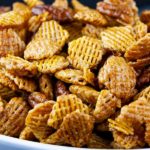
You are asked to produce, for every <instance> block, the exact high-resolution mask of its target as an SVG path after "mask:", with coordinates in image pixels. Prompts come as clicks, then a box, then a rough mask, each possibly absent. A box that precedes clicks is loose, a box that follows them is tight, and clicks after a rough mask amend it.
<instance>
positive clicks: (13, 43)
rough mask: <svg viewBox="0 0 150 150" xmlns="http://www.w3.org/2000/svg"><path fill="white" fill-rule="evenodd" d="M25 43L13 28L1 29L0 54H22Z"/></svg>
mask: <svg viewBox="0 0 150 150" xmlns="http://www.w3.org/2000/svg"><path fill="white" fill-rule="evenodd" d="M24 49H25V43H24V42H23V41H22V40H21V38H20V37H19V35H18V34H17V33H16V32H15V30H13V29H3V30H0V56H1V57H2V56H6V55H7V54H11V55H15V56H22V55H23V51H24Z"/></svg>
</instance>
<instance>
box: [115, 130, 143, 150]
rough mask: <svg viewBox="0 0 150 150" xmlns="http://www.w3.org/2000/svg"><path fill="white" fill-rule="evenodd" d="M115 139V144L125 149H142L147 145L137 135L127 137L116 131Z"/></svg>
mask: <svg viewBox="0 0 150 150" xmlns="http://www.w3.org/2000/svg"><path fill="white" fill-rule="evenodd" d="M113 137H114V139H115V142H116V143H117V144H118V145H119V146H120V147H121V148H125V149H131V148H140V147H143V146H144V145H145V143H144V141H140V140H139V137H138V136H136V135H125V134H123V133H121V132H118V131H115V132H113Z"/></svg>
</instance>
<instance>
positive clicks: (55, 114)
mask: <svg viewBox="0 0 150 150" xmlns="http://www.w3.org/2000/svg"><path fill="white" fill-rule="evenodd" d="M75 110H79V111H80V112H84V113H86V114H89V108H88V107H87V105H85V104H83V103H82V101H81V99H79V98H78V97H77V96H76V95H73V94H69V95H61V96H59V97H57V102H56V103H55V104H54V106H53V109H52V112H51V113H50V116H49V119H48V125H49V126H51V127H53V128H55V129H58V128H59V127H60V125H61V123H62V121H63V119H64V117H65V116H66V115H67V114H70V113H71V112H73V111H75Z"/></svg>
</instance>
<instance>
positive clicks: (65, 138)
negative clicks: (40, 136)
mask: <svg viewBox="0 0 150 150" xmlns="http://www.w3.org/2000/svg"><path fill="white" fill-rule="evenodd" d="M93 123H94V119H93V118H92V116H90V115H88V114H85V113H83V112H79V111H74V112H72V113H70V114H68V115H66V116H65V117H64V119H63V122H62V124H61V126H60V128H59V129H58V130H57V131H56V132H55V133H54V134H52V135H51V136H50V137H48V138H47V140H46V141H45V143H52V144H55V143H57V142H58V141H61V142H62V143H64V144H69V145H71V146H75V147H82V146H84V145H86V144H87V143H88V141H89V139H90V137H91V134H92V130H93Z"/></svg>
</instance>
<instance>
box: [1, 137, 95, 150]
mask: <svg viewBox="0 0 150 150" xmlns="http://www.w3.org/2000/svg"><path fill="white" fill-rule="evenodd" d="M1 144H3V145H4V147H7V145H8V144H9V145H12V146H13V147H16V148H19V149H20V150H21V148H22V147H23V149H25V148H26V149H33V150H34V149H36V150H59V149H61V150H97V149H90V148H76V147H68V146H60V145H52V144H43V143H38V142H33V141H27V140H22V139H18V138H14V137H9V136H5V135H0V145H1Z"/></svg>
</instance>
